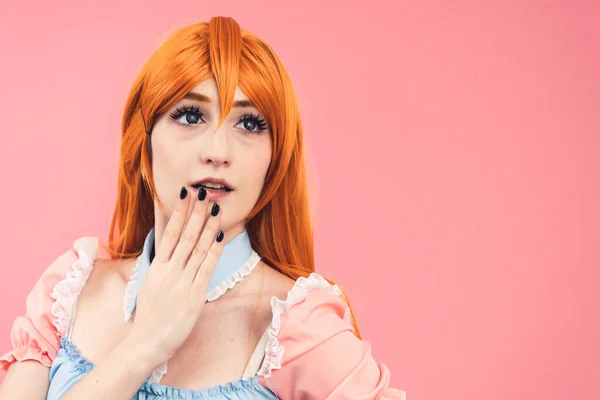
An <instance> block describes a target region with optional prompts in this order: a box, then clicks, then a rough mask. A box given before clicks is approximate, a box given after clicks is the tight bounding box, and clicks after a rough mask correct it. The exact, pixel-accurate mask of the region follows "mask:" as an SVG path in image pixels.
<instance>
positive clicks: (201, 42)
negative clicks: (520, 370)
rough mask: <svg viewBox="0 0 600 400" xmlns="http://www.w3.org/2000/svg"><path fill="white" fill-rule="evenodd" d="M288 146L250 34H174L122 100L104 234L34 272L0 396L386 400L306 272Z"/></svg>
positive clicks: (381, 382)
mask: <svg viewBox="0 0 600 400" xmlns="http://www.w3.org/2000/svg"><path fill="white" fill-rule="evenodd" d="M302 146H303V142H302V126H301V123H300V119H299V115H298V108H297V104H296V98H295V96H294V93H293V89H292V85H291V83H290V79H289V77H288V75H287V73H286V71H285V69H284V68H283V66H282V65H281V63H280V61H279V60H278V58H277V56H276V55H275V54H274V53H273V51H272V50H271V48H270V47H269V46H268V45H267V44H266V43H265V42H264V41H263V40H262V39H260V38H258V37H257V36H255V35H253V34H252V33H250V32H248V31H246V30H244V29H241V28H240V27H239V25H238V24H237V23H236V22H235V21H234V20H233V19H231V18H225V17H215V18H212V19H211V20H210V22H209V23H198V24H193V25H189V26H185V27H183V28H181V29H179V30H178V31H176V32H175V33H174V34H173V35H172V36H171V37H170V38H169V39H168V40H166V41H165V42H164V43H163V44H162V45H161V46H160V47H159V48H158V50H157V51H156V52H155V53H154V54H153V55H152V56H151V57H150V59H149V60H148V61H147V62H146V64H145V65H144V66H143V68H142V71H141V73H140V74H139V77H138V78H137V80H136V81H135V83H134V85H133V88H132V90H131V92H130V95H129V97H128V99H127V104H126V108H125V113H124V116H123V126H122V141H121V155H120V169H119V174H118V198H117V203H116V208H115V212H114V216H113V220H112V226H111V231H110V235H109V242H108V244H107V245H103V244H101V243H100V241H99V240H98V239H97V238H93V237H84V238H80V239H78V240H76V241H75V242H74V245H73V246H72V248H70V249H68V250H67V251H65V252H64V253H63V254H62V255H60V256H59V257H58V258H57V259H56V260H55V261H54V262H53V263H52V264H51V265H50V266H49V267H48V268H47V269H46V270H45V272H44V273H43V275H42V276H41V278H40V279H39V280H38V282H37V284H36V285H35V287H34V288H33V290H32V291H31V293H30V294H29V296H28V298H27V312H26V314H25V315H24V316H21V317H18V318H17V319H16V320H15V322H14V325H13V328H12V331H11V339H12V344H13V347H14V348H13V350H12V351H9V352H8V353H7V354H5V355H4V356H2V358H0V366H1V367H2V368H4V369H7V371H8V372H7V374H6V377H5V380H4V383H3V384H2V386H1V387H0V399H2V400H4V399H45V398H47V399H52V400H56V399H65V400H73V399H115V400H117V399H131V398H135V399H276V398H282V399H326V398H327V399H404V398H405V395H404V392H403V391H400V390H397V389H392V388H390V387H389V381H390V376H389V371H388V369H387V368H386V367H385V366H384V365H383V364H381V363H377V362H376V361H375V360H374V359H373V357H372V356H371V352H370V346H369V344H368V343H367V342H365V341H363V340H361V339H360V334H359V331H358V327H357V326H356V323H355V322H354V318H353V313H352V312H351V310H350V308H349V307H348V305H347V301H346V300H347V299H346V297H345V296H344V294H343V292H342V291H341V290H340V289H339V287H338V286H337V285H335V284H333V283H332V282H329V281H328V280H326V279H324V278H323V277H322V276H321V275H319V274H317V273H315V272H314V271H315V265H314V256H313V236H312V228H311V223H310V216H309V212H308V206H309V205H308V197H307V189H306V176H305V169H304V156H303V151H302Z"/></svg>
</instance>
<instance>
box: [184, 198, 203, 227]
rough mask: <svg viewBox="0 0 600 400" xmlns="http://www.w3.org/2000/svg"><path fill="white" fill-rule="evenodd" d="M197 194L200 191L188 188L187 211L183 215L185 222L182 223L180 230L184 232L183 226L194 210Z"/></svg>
mask: <svg viewBox="0 0 600 400" xmlns="http://www.w3.org/2000/svg"><path fill="white" fill-rule="evenodd" d="M205 190H206V189H205ZM199 195H200V192H196V191H195V190H190V203H189V204H188V208H187V213H186V216H185V223H184V224H183V229H182V232H185V227H186V226H187V224H188V223H189V221H190V217H191V216H192V213H193V211H194V206H195V205H196V200H198V199H197V198H198V196H199Z"/></svg>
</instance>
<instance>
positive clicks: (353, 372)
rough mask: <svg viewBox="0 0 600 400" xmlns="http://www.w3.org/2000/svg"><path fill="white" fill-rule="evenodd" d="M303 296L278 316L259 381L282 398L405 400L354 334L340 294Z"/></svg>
mask: <svg viewBox="0 0 600 400" xmlns="http://www.w3.org/2000/svg"><path fill="white" fill-rule="evenodd" d="M304 296H305V298H304V299H303V300H300V301H298V303H297V304H295V305H293V306H292V307H290V308H289V309H288V310H286V311H285V312H283V313H281V315H280V318H279V319H280V321H279V332H278V333H277V337H276V338H275V339H276V340H275V342H276V343H270V345H271V346H269V344H268V345H267V348H268V350H267V357H266V358H268V359H270V360H269V361H268V362H270V364H271V368H267V369H270V370H269V371H265V370H263V371H262V372H263V376H262V377H261V383H262V384H263V385H264V386H266V387H268V388H270V389H271V390H273V391H274V392H275V393H276V394H277V395H278V396H279V397H281V398H282V399H350V398H353V399H358V398H360V399H400V400H405V399H406V394H405V392H404V391H402V390H398V389H393V388H390V372H389V370H388V369H387V367H386V366H385V365H384V364H382V363H378V362H377V361H375V359H373V356H372V355H371V346H370V345H369V343H368V342H366V341H364V340H360V339H358V338H357V337H356V336H355V335H354V333H353V327H352V325H351V324H350V323H349V322H348V321H347V320H348V316H347V315H346V314H345V313H346V303H345V302H344V301H343V299H342V298H341V297H340V296H339V295H336V294H332V293H331V290H329V289H328V290H323V289H316V290H312V291H310V292H309V293H308V294H306V292H305V293H304ZM296 301H297V300H296ZM276 330H277V329H276ZM271 339H274V337H271ZM277 353H279V354H277ZM264 372H266V374H265V373H264Z"/></svg>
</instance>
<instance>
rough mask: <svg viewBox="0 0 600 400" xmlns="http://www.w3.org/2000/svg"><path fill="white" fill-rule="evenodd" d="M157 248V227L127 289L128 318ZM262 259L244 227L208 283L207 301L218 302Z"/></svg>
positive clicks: (125, 305)
mask: <svg viewBox="0 0 600 400" xmlns="http://www.w3.org/2000/svg"><path fill="white" fill-rule="evenodd" d="M153 251H154V228H152V229H151V230H150V232H148V235H147V236H146V240H145V241H144V248H143V250H142V254H140V256H139V257H138V259H137V263H136V267H135V268H134V270H133V273H132V276H131V278H130V280H129V283H128V284H127V287H126V289H125V304H124V306H123V312H124V313H125V321H129V320H130V319H131V316H132V314H133V312H134V311H135V306H136V299H137V293H138V290H139V288H140V286H141V284H142V282H143V281H144V278H145V277H146V274H147V273H148V269H149V268H150V264H151V261H150V260H151V258H152V255H153V254H152V253H153ZM259 261H260V256H259V255H258V253H256V251H254V249H252V244H251V243H250V237H249V236H248V231H247V230H246V229H244V230H243V231H242V232H241V233H239V234H238V235H236V236H235V237H234V238H233V239H231V240H230V241H229V242H227V243H226V244H225V246H223V251H222V252H221V257H220V258H219V261H218V262H217V265H216V266H215V269H214V271H213V273H212V275H211V278H210V281H209V283H208V289H207V291H206V300H207V301H214V300H216V299H218V298H219V297H220V296H221V295H223V294H224V293H225V292H226V291H227V290H228V289H231V288H233V287H234V286H235V285H236V283H238V282H239V281H241V280H242V279H244V277H245V276H246V275H249V274H250V272H252V270H253V269H254V267H256V265H257V264H258V262H259Z"/></svg>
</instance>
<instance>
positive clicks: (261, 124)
mask: <svg viewBox="0 0 600 400" xmlns="http://www.w3.org/2000/svg"><path fill="white" fill-rule="evenodd" d="M192 113H193V114H197V115H198V121H204V120H203V119H202V117H203V116H204V113H203V112H202V111H200V108H199V107H197V106H182V107H179V108H177V109H176V110H175V111H174V112H173V113H171V114H169V116H170V117H171V118H172V119H173V122H175V123H176V124H178V125H182V126H191V125H197V123H196V124H182V123H181V122H178V121H177V120H178V119H179V118H180V117H182V116H184V115H186V114H192ZM248 119H249V120H252V121H254V123H255V124H256V128H257V129H258V130H255V131H249V130H247V129H244V130H245V131H246V132H249V133H255V134H259V133H262V132H263V131H264V130H265V129H267V126H268V125H267V121H266V120H265V119H264V118H261V117H260V115H255V114H252V113H245V114H244V115H243V116H242V118H240V120H239V121H238V123H237V124H236V125H238V124H239V123H240V122H244V121H246V120H248ZM204 122H206V121H204Z"/></svg>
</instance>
